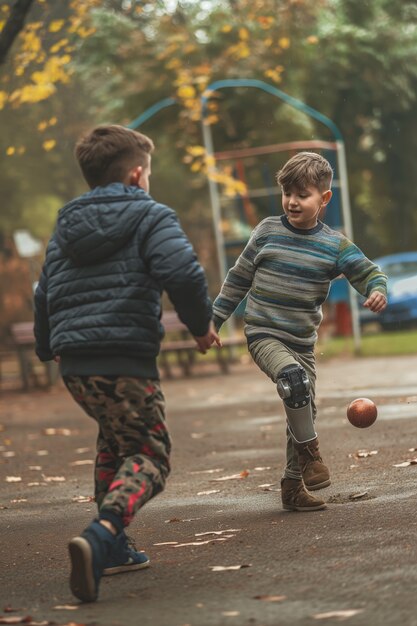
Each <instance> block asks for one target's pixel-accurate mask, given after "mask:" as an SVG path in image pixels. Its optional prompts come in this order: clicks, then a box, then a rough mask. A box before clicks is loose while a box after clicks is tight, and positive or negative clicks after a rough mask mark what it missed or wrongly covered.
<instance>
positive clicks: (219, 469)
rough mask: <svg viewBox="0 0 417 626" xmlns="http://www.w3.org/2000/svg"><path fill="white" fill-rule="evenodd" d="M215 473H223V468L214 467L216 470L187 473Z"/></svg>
mask: <svg viewBox="0 0 417 626" xmlns="http://www.w3.org/2000/svg"><path fill="white" fill-rule="evenodd" d="M217 472H224V469H223V467H216V469H208V470H197V471H195V472H189V473H190V474H216V473H217Z"/></svg>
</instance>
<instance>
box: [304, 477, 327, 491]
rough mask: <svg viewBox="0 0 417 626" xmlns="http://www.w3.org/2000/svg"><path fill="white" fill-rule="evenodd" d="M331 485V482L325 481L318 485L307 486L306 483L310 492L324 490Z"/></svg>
mask: <svg viewBox="0 0 417 626" xmlns="http://www.w3.org/2000/svg"><path fill="white" fill-rule="evenodd" d="M330 484H331V481H330V480H324V481H323V482H322V483H317V485H307V484H306V483H304V485H305V487H306V488H307V489H308V490H309V491H317V489H324V488H325V487H328V486H329V485H330Z"/></svg>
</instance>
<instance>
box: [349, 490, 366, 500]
mask: <svg viewBox="0 0 417 626" xmlns="http://www.w3.org/2000/svg"><path fill="white" fill-rule="evenodd" d="M367 495H368V492H367V491H361V492H360V493H351V494H350V495H349V500H359V498H364V497H365V496H367Z"/></svg>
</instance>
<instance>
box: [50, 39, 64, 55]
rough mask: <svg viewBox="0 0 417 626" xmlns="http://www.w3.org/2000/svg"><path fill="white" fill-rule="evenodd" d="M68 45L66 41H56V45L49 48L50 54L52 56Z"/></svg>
mask: <svg viewBox="0 0 417 626" xmlns="http://www.w3.org/2000/svg"><path fill="white" fill-rule="evenodd" d="M67 43H68V39H61V41H58V42H57V43H55V44H54V45H53V46H51V48H50V52H51V53H52V54H55V53H56V52H58V51H59V50H60V49H61V48H63V47H64V46H66V45H67Z"/></svg>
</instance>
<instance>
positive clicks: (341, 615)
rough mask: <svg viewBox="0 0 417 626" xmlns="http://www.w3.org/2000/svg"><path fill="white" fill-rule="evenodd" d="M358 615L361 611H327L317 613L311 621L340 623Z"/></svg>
mask: <svg viewBox="0 0 417 626" xmlns="http://www.w3.org/2000/svg"><path fill="white" fill-rule="evenodd" d="M358 613H363V609H346V610H344V611H328V612H327V613H317V614H316V615H313V619H337V620H339V621H340V622H341V621H343V620H345V619H349V617H353V616H354V615H358Z"/></svg>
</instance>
